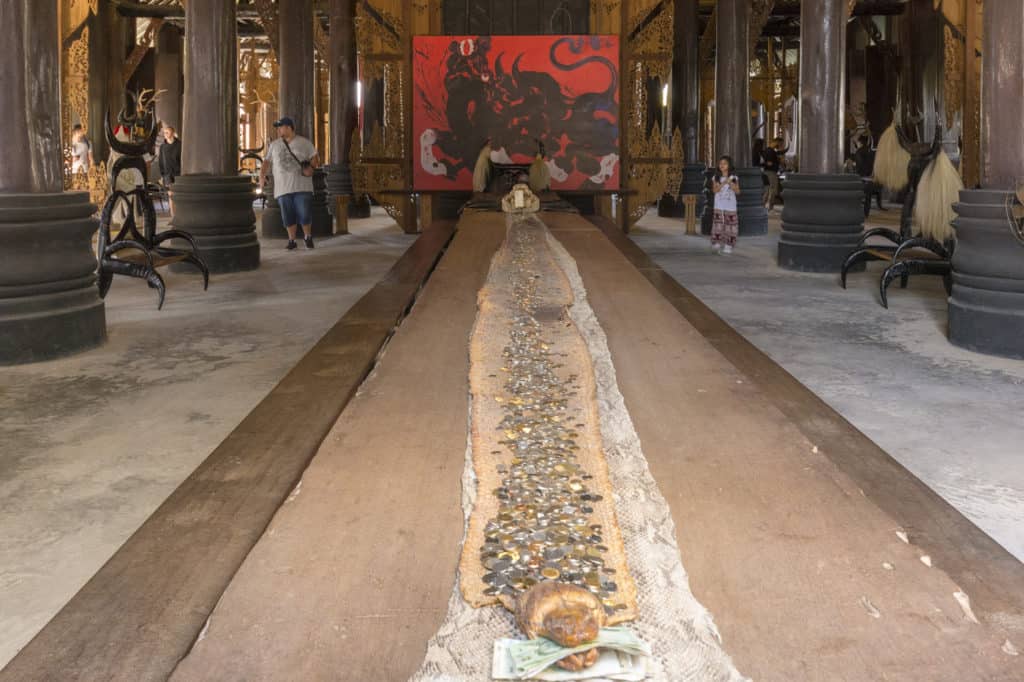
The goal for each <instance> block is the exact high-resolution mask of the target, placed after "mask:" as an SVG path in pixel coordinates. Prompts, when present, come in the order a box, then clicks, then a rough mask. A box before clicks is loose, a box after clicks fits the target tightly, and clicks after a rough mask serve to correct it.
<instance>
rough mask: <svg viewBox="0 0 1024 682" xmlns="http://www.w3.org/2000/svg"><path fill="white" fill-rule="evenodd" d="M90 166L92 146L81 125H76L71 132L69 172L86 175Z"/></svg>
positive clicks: (91, 162)
mask: <svg viewBox="0 0 1024 682" xmlns="http://www.w3.org/2000/svg"><path fill="white" fill-rule="evenodd" d="M92 164H93V158H92V144H91V143H90V142H89V138H87V137H86V136H85V128H83V127H82V124H81V123H76V124H75V127H74V128H72V130H71V172H72V173H87V172H88V171H89V169H90V168H91V167H92Z"/></svg>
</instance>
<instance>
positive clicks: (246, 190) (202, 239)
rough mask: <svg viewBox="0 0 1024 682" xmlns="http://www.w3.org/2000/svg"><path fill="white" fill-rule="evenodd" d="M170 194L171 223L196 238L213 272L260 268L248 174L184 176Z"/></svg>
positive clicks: (250, 183) (251, 186)
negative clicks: (172, 209) (172, 214)
mask: <svg viewBox="0 0 1024 682" xmlns="http://www.w3.org/2000/svg"><path fill="white" fill-rule="evenodd" d="M171 196H172V198H173V200H174V219H173V221H172V225H173V226H174V227H176V228H178V229H180V230H184V231H186V232H189V233H191V234H192V236H194V237H195V238H196V241H197V242H198V243H199V248H200V250H201V251H202V254H203V259H204V260H205V261H206V264H207V266H209V268H210V272H214V273H217V272H238V271H242V270H254V269H255V268H258V267H259V265H260V244H259V241H257V239H256V214H255V212H254V211H253V208H252V204H253V198H254V194H253V184H252V181H251V180H250V179H249V178H248V177H246V176H244V175H183V176H181V177H179V178H178V179H177V181H175V183H174V188H173V190H172V192H171ZM183 271H184V269H183Z"/></svg>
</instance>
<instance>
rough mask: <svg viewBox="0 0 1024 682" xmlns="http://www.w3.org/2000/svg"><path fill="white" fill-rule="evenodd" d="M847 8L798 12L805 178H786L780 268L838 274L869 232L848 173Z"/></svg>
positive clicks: (820, 1) (814, 6) (822, 1)
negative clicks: (845, 141)
mask: <svg viewBox="0 0 1024 682" xmlns="http://www.w3.org/2000/svg"><path fill="white" fill-rule="evenodd" d="M847 11H848V2H847V0H816V1H815V2H804V3H801V4H800V96H799V100H800V116H799V125H800V134H799V136H798V139H799V145H798V154H797V156H798V158H799V160H800V172H799V173H796V174H790V175H789V176H788V177H787V178H786V203H785V207H784V208H783V210H782V236H781V238H780V239H779V250H778V258H779V265H780V266H781V267H783V268H786V269H788V270H800V271H804V272H839V271H840V270H841V269H842V265H843V259H844V258H845V257H846V255H847V254H849V252H850V251H851V250H853V249H854V248H856V246H857V240H858V239H859V238H860V233H861V232H862V231H863V229H864V188H863V182H862V180H861V179H860V178H859V177H858V176H856V175H850V174H844V173H842V172H841V171H842V163H843V123H844V118H845V106H844V105H845V101H846V93H845V89H846V88H845V80H846V19H847Z"/></svg>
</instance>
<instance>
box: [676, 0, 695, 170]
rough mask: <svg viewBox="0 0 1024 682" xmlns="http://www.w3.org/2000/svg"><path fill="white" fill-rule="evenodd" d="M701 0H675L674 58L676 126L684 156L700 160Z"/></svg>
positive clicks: (691, 160) (690, 159)
mask: <svg viewBox="0 0 1024 682" xmlns="http://www.w3.org/2000/svg"><path fill="white" fill-rule="evenodd" d="M699 4H700V3H699V2H698V0H675V15H676V34H675V47H674V50H675V51H674V58H673V60H672V74H673V77H672V81H673V83H672V87H673V95H672V99H673V103H672V112H673V118H674V120H673V127H675V128H678V129H679V132H680V133H681V134H682V136H683V160H684V161H685V162H686V163H688V164H692V163H696V162H697V161H698V159H697V155H698V148H699V142H700V23H699V21H698V17H697V9H698V6H699Z"/></svg>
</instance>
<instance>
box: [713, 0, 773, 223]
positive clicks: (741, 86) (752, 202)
mask: <svg viewBox="0 0 1024 682" xmlns="http://www.w3.org/2000/svg"><path fill="white" fill-rule="evenodd" d="M750 10H751V5H750V0H719V2H718V16H717V20H716V41H715V42H716V47H717V55H716V57H715V155H716V157H721V156H725V155H728V156H731V157H732V160H733V165H734V166H735V168H736V175H737V176H739V179H740V189H741V192H740V197H739V200H738V204H739V222H740V234H741V235H753V234H765V233H766V232H767V231H768V213H767V211H765V208H764V204H763V203H762V198H761V197H762V191H763V183H762V181H761V170H760V169H759V168H752V167H751V162H750V151H751V147H752V140H751V137H750ZM716 165H717V164H716Z"/></svg>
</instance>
